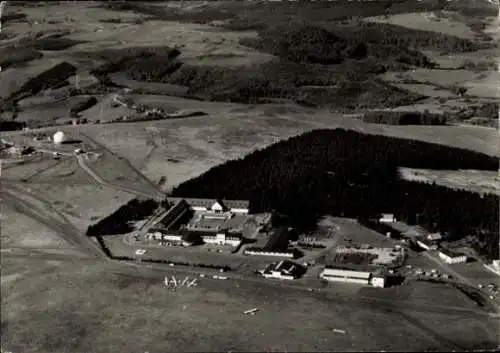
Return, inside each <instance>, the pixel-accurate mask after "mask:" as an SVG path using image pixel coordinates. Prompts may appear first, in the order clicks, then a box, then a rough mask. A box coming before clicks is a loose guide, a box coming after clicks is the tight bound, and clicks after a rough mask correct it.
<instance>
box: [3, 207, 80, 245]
mask: <svg viewBox="0 0 500 353" xmlns="http://www.w3.org/2000/svg"><path fill="white" fill-rule="evenodd" d="M1 240H2V246H1V247H2V248H3V249H6V248H9V247H31V248H60V249H70V248H73V246H72V245H71V244H69V243H67V242H65V241H64V240H62V239H61V238H60V237H59V236H58V234H57V233H55V232H54V231H53V230H51V229H49V228H48V227H46V226H45V225H44V224H41V223H39V222H37V221H36V220H34V219H32V218H30V217H28V216H26V215H24V214H23V213H21V212H19V211H18V210H16V209H14V208H11V207H4V209H3V219H2V232H1Z"/></svg>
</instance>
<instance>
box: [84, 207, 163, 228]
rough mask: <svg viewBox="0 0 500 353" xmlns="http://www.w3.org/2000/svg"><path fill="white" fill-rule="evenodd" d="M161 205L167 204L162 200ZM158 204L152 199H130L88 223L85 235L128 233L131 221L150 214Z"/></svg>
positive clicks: (131, 225)
mask: <svg viewBox="0 0 500 353" xmlns="http://www.w3.org/2000/svg"><path fill="white" fill-rule="evenodd" d="M163 205H165V206H166V205H167V201H166V200H165V201H164V202H163ZM159 206H160V203H158V202H157V201H155V200H153V199H146V200H140V199H132V200H130V201H129V202H127V203H126V204H125V205H123V206H122V207H120V208H119V209H117V210H116V211H115V212H113V213H112V214H111V215H109V216H108V217H106V218H103V219H101V220H100V221H99V222H97V223H95V224H92V225H90V226H89V227H88V228H87V235H88V236H91V237H95V236H101V235H112V234H125V233H129V232H131V231H132V230H133V229H134V227H133V224H132V222H134V221H139V220H142V219H145V218H146V217H148V216H150V215H152V214H153V212H154V210H156V209H157V208H158V207H159Z"/></svg>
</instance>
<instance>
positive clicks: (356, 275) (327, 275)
mask: <svg viewBox="0 0 500 353" xmlns="http://www.w3.org/2000/svg"><path fill="white" fill-rule="evenodd" d="M319 277H320V278H322V279H324V280H327V281H334V282H347V283H358V284H364V285H369V284H370V278H371V272H368V271H355V270H348V269H337V268H330V267H326V268H325V269H324V270H323V271H322V272H321V273H320V275H319Z"/></svg>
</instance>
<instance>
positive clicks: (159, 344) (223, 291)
mask: <svg viewBox="0 0 500 353" xmlns="http://www.w3.org/2000/svg"><path fill="white" fill-rule="evenodd" d="M33 264H34V265H38V266H37V268H38V269H47V271H46V272H45V273H44V271H42V272H38V273H33V274H32V275H29V274H25V275H24V276H22V277H18V278H16V279H15V280H14V281H11V282H10V283H9V286H8V287H7V286H2V307H3V308H5V309H4V310H3V315H2V348H3V349H5V350H11V351H14V352H15V351H23V352H35V351H36V352H56V351H68V350H69V351H72V352H107V351H109V350H110V349H112V350H115V349H119V350H120V351H121V352H137V351H139V352H142V351H148V352H165V351H172V350H175V351H186V350H189V351H228V350H231V351H257V350H266V351H284V350H286V351H289V350H293V351H310V350H319V351H325V350H328V351H359V350H362V351H363V350H372V349H377V350H379V349H384V350H386V351H395V350H398V349H402V350H404V351H420V350H425V349H429V348H434V349H437V348H439V347H442V344H443V343H442V342H440V339H454V338H455V337H457V335H460V337H463V338H464V341H466V342H464V344H467V346H470V345H478V344H479V343H480V344H482V345H483V346H484V345H486V344H488V343H489V344H490V345H491V339H492V333H491V331H492V327H491V324H489V326H488V323H487V322H485V321H484V318H482V317H481V318H480V319H477V318H474V317H471V318H470V319H467V324H468V325H463V324H462V321H461V320H464V319H463V318H460V319H459V318H458V317H450V316H443V315H435V316H433V317H432V321H431V320H428V319H426V318H424V317H422V316H421V315H418V314H414V313H412V312H411V311H410V312H408V313H407V312H404V313H403V314H400V313H397V312H387V311H384V310H383V309H380V310H379V309H377V308H376V307H373V306H370V305H367V304H362V303H359V302H357V301H356V300H353V301H351V302H350V303H349V304H347V303H344V304H338V303H336V302H335V300H330V299H326V298H324V297H323V296H321V295H315V294H313V293H304V292H295V291H290V290H286V292H285V290H284V289H281V288H279V287H270V286H268V285H265V284H262V285H259V284H255V283H250V284H244V283H238V285H236V284H234V283H231V282H230V281H210V280H202V279H200V280H199V285H198V287H196V288H189V289H188V288H183V289H179V290H177V291H176V292H172V291H170V290H168V289H167V288H165V287H164V285H163V280H162V278H157V279H140V278H137V277H127V276H119V275H117V274H113V270H112V268H111V267H110V266H104V267H103V266H102V265H93V266H92V265H89V266H79V265H71V264H67V265H66V264H64V266H58V267H57V270H56V271H49V269H50V265H47V264H44V263H40V264H38V263H37V262H34V263H33ZM9 266H19V265H17V264H16V263H15V262H14V263H13V264H12V260H8V261H5V260H4V262H3V263H2V270H3V269H4V268H6V270H7V271H8V267H9ZM52 266H54V265H52ZM21 271H22V269H21ZM39 271H40V270H39ZM12 272H14V271H11V274H12ZM75 278H78V280H77V281H75ZM55 282H57V283H58V285H57V286H53V285H52V283H55ZM250 286H251V287H252V288H250ZM69 288H72V290H68V289H69ZM285 293H286V294H285ZM96 298H100V299H99V300H96ZM284 298H286V299H284ZM23 299H25V300H24V304H23V305H18V304H17V303H19V302H20V301H22V300H23ZM26 299H29V300H26ZM252 307H258V308H259V309H260V311H259V312H258V313H257V314H256V315H255V316H251V317H248V316H245V315H242V312H243V311H244V310H247V309H249V308H252ZM408 317H410V318H412V319H411V320H408V319H407V318H408ZM453 319H455V320H453ZM457 319H459V321H456V320H457ZM47 320H49V322H47ZM479 320H481V321H479ZM445 322H446V323H447V324H444V323H445ZM416 323H418V325H417V324H416ZM415 325H417V326H415ZM422 326H423V327H424V329H423V328H422ZM438 326H439V331H440V335H439V336H437V337H436V336H433V335H430V334H429V333H428V332H427V330H426V329H425V328H427V329H428V328H430V329H432V330H433V329H434V327H438ZM458 327H460V328H461V329H462V331H461V332H460V333H459V331H458ZM335 328H338V329H343V330H345V331H346V334H345V335H342V334H338V333H335V332H333V329H335ZM469 330H472V331H470V332H475V334H468V333H469ZM127 336H128V337H134V339H133V340H123V337H127ZM488 336H489V337H488ZM291 337H293V339H291ZM193 338H195V339H193ZM465 338H467V339H466V340H465ZM375 342H376V343H375Z"/></svg>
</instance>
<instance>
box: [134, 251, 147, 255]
mask: <svg viewBox="0 0 500 353" xmlns="http://www.w3.org/2000/svg"><path fill="white" fill-rule="evenodd" d="M145 253H146V250H144V249H137V250H136V251H135V254H136V255H139V256H142V255H144V254H145Z"/></svg>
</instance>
